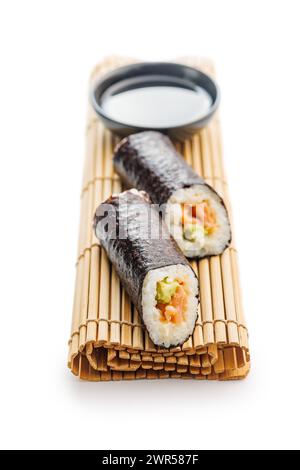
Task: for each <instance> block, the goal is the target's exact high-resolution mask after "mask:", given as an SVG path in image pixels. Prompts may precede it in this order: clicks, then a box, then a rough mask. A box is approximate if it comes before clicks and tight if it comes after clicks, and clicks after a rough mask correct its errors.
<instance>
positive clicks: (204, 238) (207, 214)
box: [114, 131, 231, 258]
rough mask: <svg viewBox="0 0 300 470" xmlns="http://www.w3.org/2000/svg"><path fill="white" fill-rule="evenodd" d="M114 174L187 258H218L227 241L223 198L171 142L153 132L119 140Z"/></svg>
mask: <svg viewBox="0 0 300 470" xmlns="http://www.w3.org/2000/svg"><path fill="white" fill-rule="evenodd" d="M114 167H115V171H116V172H117V173H118V174H119V175H120V176H121V178H122V180H123V182H124V183H125V184H126V185H127V186H128V187H135V188H137V189H139V190H144V191H146V192H147V193H148V194H149V196H150V198H151V200H152V201H153V202H154V203H155V204H158V205H159V206H160V210H161V212H162V213H163V217H164V219H165V220H166V222H167V224H168V227H169V230H170V232H171V233H172V235H173V236H174V238H175V240H176V242H177V243H178V245H179V246H180V248H181V250H182V251H183V253H184V255H185V256H187V257H188V258H203V257H205V256H210V255H218V254H221V253H222V252H223V251H224V249H225V248H226V247H227V246H228V245H229V243H230V241H231V229H230V223H229V218H228V213H227V210H226V207H225V205H224V203H223V200H222V198H221V197H220V196H219V195H218V194H217V192H216V191H215V190H214V189H213V188H212V187H211V186H209V185H208V184H207V183H206V182H205V181H204V180H203V179H202V178H200V176H199V175H197V174H196V173H195V172H194V170H193V169H192V168H191V167H190V166H189V165H188V164H187V163H186V162H185V160H184V159H183V158H182V156H181V155H180V154H179V153H178V152H177V151H176V149H175V147H174V146H173V144H172V142H171V140H170V139H169V138H168V137H167V136H165V135H163V134H161V133H160V132H155V131H145V132H140V133H137V134H132V135H130V136H129V137H126V138H125V139H123V140H122V141H121V142H120V143H119V144H118V145H117V148H116V151H115V155H114Z"/></svg>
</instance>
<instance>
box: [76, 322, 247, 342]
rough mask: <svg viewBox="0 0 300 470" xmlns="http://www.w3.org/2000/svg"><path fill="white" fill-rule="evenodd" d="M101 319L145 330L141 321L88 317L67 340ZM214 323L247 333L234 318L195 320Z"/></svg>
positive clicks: (199, 323) (200, 324)
mask: <svg viewBox="0 0 300 470" xmlns="http://www.w3.org/2000/svg"><path fill="white" fill-rule="evenodd" d="M102 321H104V322H106V323H107V324H108V325H111V324H112V323H116V324H118V325H120V326H122V325H127V326H131V327H132V328H141V329H143V330H145V325H143V324H142V323H132V322H130V321H126V320H109V319H107V318H88V319H87V320H86V321H85V322H82V323H80V325H79V327H78V330H76V331H73V333H72V334H71V338H70V340H69V342H70V341H71V339H72V338H73V336H74V335H76V334H79V331H80V329H81V328H82V327H83V326H85V327H86V326H87V325H88V323H97V324H98V325H99V323H100V322H102ZM216 323H224V325H228V324H229V323H233V324H234V325H236V326H237V327H238V328H243V329H244V330H246V332H247V333H248V329H247V327H246V326H245V325H243V324H242V323H238V322H237V321H236V320H226V319H224V318H216V319H215V320H204V321H202V322H196V326H201V327H203V326H204V325H206V324H210V325H215V324H216Z"/></svg>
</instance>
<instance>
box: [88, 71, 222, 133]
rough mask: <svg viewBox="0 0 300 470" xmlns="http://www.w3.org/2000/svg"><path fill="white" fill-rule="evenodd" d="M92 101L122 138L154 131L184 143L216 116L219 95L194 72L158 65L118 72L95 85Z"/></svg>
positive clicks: (207, 78)
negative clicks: (187, 137)
mask: <svg viewBox="0 0 300 470" xmlns="http://www.w3.org/2000/svg"><path fill="white" fill-rule="evenodd" d="M91 98H92V104H93V107H94V109H95V111H96V112H97V114H98V115H99V116H100V118H101V119H102V120H103V121H104V123H105V125H106V126H107V127H108V128H109V129H111V130H112V131H114V132H116V133H117V134H119V135H121V136H123V135H128V134H130V133H133V132H139V131H142V130H148V129H154V130H160V131H162V132H165V133H167V134H171V135H174V136H176V137H179V138H181V137H183V138H184V137H186V136H188V135H190V134H192V133H193V132H195V131H196V130H197V129H199V128H201V127H203V126H204V125H205V124H206V123H207V122H208V120H209V119H210V118H211V116H212V115H213V114H214V112H215V110H216V109H217V106H218V102H219V91H218V87H217V85H216V84H215V82H214V81H213V80H212V79H211V78H210V77H208V76H207V75H206V74H204V73H202V72H200V71H199V70H197V69H194V68H191V67H187V66H185V65H180V64H173V63H160V62H156V63H144V64H133V65H129V66H126V67H121V68H119V69H116V70H115V71H113V72H112V73H110V74H109V75H107V76H106V77H104V78H103V79H101V80H100V81H99V82H98V83H97V84H96V85H95V86H94V88H93V90H92V97H91Z"/></svg>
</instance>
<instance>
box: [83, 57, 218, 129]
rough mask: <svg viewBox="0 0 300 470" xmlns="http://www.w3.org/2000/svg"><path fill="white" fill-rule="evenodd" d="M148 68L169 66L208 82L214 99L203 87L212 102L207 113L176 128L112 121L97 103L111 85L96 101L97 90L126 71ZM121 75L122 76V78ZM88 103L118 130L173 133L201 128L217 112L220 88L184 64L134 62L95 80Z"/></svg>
mask: <svg viewBox="0 0 300 470" xmlns="http://www.w3.org/2000/svg"><path fill="white" fill-rule="evenodd" d="M149 66H154V67H158V68H159V67H170V66H171V67H173V68H177V69H184V70H191V71H192V72H193V73H195V72H196V73H197V74H198V75H199V76H200V77H201V78H202V79H204V80H205V81H208V82H210V84H211V85H212V86H213V87H214V88H215V99H213V97H212V95H211V93H209V92H208V90H207V89H206V88H204V87H203V89H205V91H207V93H209V95H210V96H211V98H212V99H213V102H212V104H211V106H210V107H209V109H208V111H207V112H206V113H205V114H204V115H202V116H201V117H200V118H198V119H195V120H193V121H187V122H185V123H183V124H180V125H179V126H178V125H177V126H156V127H155V126H152V127H145V126H144V127H143V126H138V125H135V124H129V123H126V122H122V121H117V120H116V119H113V118H112V117H111V116H110V115H109V114H107V113H106V112H105V111H104V109H103V107H102V106H101V105H100V104H99V102H98V100H99V98H101V96H102V95H103V94H104V93H105V92H106V91H107V89H108V88H109V87H110V86H111V85H112V84H109V85H108V86H107V87H106V88H105V89H104V90H102V92H101V94H100V96H99V97H98V99H97V98H96V94H97V91H98V88H99V87H100V86H101V85H103V83H104V82H105V81H107V80H110V79H112V78H114V76H115V75H121V77H120V78H119V79H117V80H116V81H115V83H118V82H119V81H121V80H122V79H123V78H125V77H124V75H126V73H127V72H128V71H130V70H132V69H134V68H143V67H149ZM122 75H123V77H122ZM168 75H169V76H170V77H171V76H176V75H172V74H171V73H170V74H165V76H168ZM189 80H190V81H191V82H192V83H194V82H193V81H192V80H191V79H189ZM198 86H199V85H198ZM90 102H91V104H92V107H93V109H94V110H95V112H96V113H97V114H98V116H100V117H101V118H103V119H104V120H105V121H108V122H109V123H111V124H112V125H113V127H115V126H117V127H118V128H123V129H136V130H137V131H144V130H155V131H159V130H160V131H173V130H176V129H184V128H187V127H195V128H196V127H201V123H206V122H207V121H208V120H209V119H210V118H211V117H212V115H213V114H214V113H215V111H216V110H217V108H218V106H219V103H220V88H219V86H218V84H217V83H216V81H215V80H214V79H213V78H212V77H211V76H209V75H208V74H206V73H205V72H202V71H201V70H199V69H197V68H195V67H191V66H189V65H185V64H181V63H177V62H160V61H158V62H157V61H149V62H134V63H131V64H127V65H123V66H120V67H117V68H115V69H113V70H111V71H109V72H107V73H105V74H104V75H103V76H102V77H100V78H99V79H98V80H96V81H95V82H94V83H93V84H92V87H91V90H90Z"/></svg>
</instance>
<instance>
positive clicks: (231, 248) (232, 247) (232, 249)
mask: <svg viewBox="0 0 300 470" xmlns="http://www.w3.org/2000/svg"><path fill="white" fill-rule="evenodd" d="M95 246H97V247H99V248H101V245H100V243H99V242H97V243H93V244H92V245H91V246H88V247H86V248H85V249H84V250H83V252H82V253H81V254H80V255H79V256H78V258H77V262H76V263H75V267H77V266H78V263H79V261H80V260H81V259H82V258H84V254H85V252H86V251H91V249H92V248H94V247H95ZM226 250H231V251H234V252H235V253H237V249H236V248H235V247H234V246H229V247H228V248H226ZM198 261H200V260H198Z"/></svg>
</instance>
